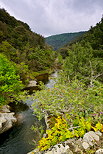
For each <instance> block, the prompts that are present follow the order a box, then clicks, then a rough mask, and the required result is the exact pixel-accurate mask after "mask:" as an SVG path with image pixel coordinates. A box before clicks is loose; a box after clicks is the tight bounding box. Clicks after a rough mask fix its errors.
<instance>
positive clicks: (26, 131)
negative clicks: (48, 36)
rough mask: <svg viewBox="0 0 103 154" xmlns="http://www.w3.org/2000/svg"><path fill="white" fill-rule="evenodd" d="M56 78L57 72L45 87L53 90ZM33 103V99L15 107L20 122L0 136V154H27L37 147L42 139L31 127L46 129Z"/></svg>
mask: <svg viewBox="0 0 103 154" xmlns="http://www.w3.org/2000/svg"><path fill="white" fill-rule="evenodd" d="M55 77H57V72H55V73H53V74H52V75H51V76H50V79H49V80H48V81H47V83H46V84H45V85H46V86H47V87H49V88H52V87H53V86H54V84H55V81H54V79H53V78H55ZM33 102H34V101H33V100H32V97H31V98H30V99H28V100H27V101H26V103H19V104H17V105H16V104H15V105H14V107H15V112H16V114H17V115H18V116H19V121H18V123H17V124H16V125H15V126H14V127H13V128H11V129H10V130H9V131H7V132H5V133H3V134H1V135H0V154H27V153H28V152H30V151H32V150H33V149H34V148H35V147H36V143H37V141H38V140H39V139H40V132H39V131H33V130H31V127H32V125H34V126H35V127H36V128H38V127H39V126H41V125H42V126H43V127H44V129H45V124H44V121H43V120H42V121H38V119H37V118H36V116H35V114H33V111H32V109H31V108H30V105H31V104H32V103H33ZM33 140H34V144H33Z"/></svg>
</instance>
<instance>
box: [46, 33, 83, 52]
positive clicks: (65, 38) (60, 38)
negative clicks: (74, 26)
mask: <svg viewBox="0 0 103 154" xmlns="http://www.w3.org/2000/svg"><path fill="white" fill-rule="evenodd" d="M84 33H85V31H81V32H74V33H63V34H58V35H52V36H49V37H46V38H45V41H46V43H47V44H49V45H51V46H52V47H53V49H54V50H58V49H59V48H61V47H63V46H64V45H66V44H67V43H70V42H72V41H74V40H76V39H78V38H79V37H80V36H82V35H83V34H84Z"/></svg>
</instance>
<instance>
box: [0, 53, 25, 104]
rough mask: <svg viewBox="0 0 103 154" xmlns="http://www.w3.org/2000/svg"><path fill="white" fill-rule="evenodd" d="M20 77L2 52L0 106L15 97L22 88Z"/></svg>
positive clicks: (0, 57)
mask: <svg viewBox="0 0 103 154" xmlns="http://www.w3.org/2000/svg"><path fill="white" fill-rule="evenodd" d="M19 79H20V77H19V75H17V73H16V69H15V65H13V64H12V63H11V62H10V61H9V60H8V59H7V58H6V57H5V56H4V55H3V54H0V106H1V105H3V104H5V103H8V102H10V101H11V100H13V99H14V97H17V95H18V93H19V92H20V90H21V89H22V88H23V85H22V83H21V81H20V80H19Z"/></svg>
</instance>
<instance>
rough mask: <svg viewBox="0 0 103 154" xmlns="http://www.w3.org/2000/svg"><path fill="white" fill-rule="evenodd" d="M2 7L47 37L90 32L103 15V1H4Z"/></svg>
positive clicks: (2, 0) (1, 3) (0, 3)
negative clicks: (64, 33) (66, 33)
mask: <svg viewBox="0 0 103 154" xmlns="http://www.w3.org/2000/svg"><path fill="white" fill-rule="evenodd" d="M0 5H1V6H2V7H4V8H5V9H7V11H9V13H10V14H11V15H13V16H15V17H16V18H18V19H20V20H22V21H24V22H27V23H28V24H29V25H30V27H31V28H32V30H33V31H34V32H37V33H39V34H42V35H45V36H47V35H51V34H57V33H63V32H75V31H82V30H88V29H89V28H90V26H91V25H95V24H96V23H97V22H99V21H100V18H101V17H102V13H103V11H102V10H103V5H102V0H85V1H83V0H1V2H0Z"/></svg>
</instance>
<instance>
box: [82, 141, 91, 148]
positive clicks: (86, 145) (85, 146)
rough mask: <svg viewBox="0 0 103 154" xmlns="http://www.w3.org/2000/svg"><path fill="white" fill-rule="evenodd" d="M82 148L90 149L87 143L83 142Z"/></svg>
mask: <svg viewBox="0 0 103 154" xmlns="http://www.w3.org/2000/svg"><path fill="white" fill-rule="evenodd" d="M82 146H83V148H84V149H88V148H89V146H90V145H89V144H88V143H87V142H83V143H82Z"/></svg>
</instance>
